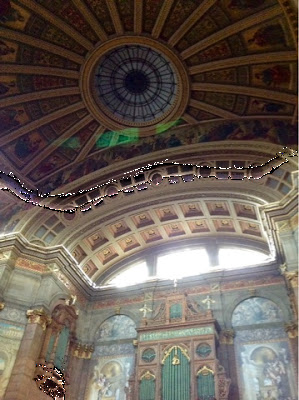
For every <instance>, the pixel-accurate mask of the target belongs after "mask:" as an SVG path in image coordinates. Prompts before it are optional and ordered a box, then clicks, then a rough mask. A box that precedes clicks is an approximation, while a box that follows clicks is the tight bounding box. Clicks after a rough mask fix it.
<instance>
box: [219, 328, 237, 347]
mask: <svg viewBox="0 0 299 400" xmlns="http://www.w3.org/2000/svg"><path fill="white" fill-rule="evenodd" d="M234 337H235V331H234V330H233V329H223V330H222V331H221V332H220V337H219V341H220V343H221V344H234Z"/></svg>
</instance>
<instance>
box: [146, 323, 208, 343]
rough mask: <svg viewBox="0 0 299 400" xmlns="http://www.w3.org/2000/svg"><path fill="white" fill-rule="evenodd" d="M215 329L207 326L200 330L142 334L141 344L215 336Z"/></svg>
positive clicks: (191, 329)
mask: <svg viewBox="0 0 299 400" xmlns="http://www.w3.org/2000/svg"><path fill="white" fill-rule="evenodd" d="M213 334H214V328H213V327H212V326H205V327H200V328H188V329H178V330H171V331H165V332H145V333H141V334H140V336H139V341H140V342H145V341H151V340H164V339H174V338H179V337H188V336H194V335H198V336H201V335H213Z"/></svg>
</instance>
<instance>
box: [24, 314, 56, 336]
mask: <svg viewBox="0 0 299 400" xmlns="http://www.w3.org/2000/svg"><path fill="white" fill-rule="evenodd" d="M26 316H27V318H28V322H29V323H30V324H38V325H40V326H41V327H42V329H43V331H45V330H46V328H47V326H48V325H50V323H51V322H52V320H51V318H50V317H49V316H48V314H47V313H46V312H45V310H44V309H43V308H38V309H36V310H28V311H27V313H26Z"/></svg>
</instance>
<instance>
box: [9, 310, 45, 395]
mask: <svg viewBox="0 0 299 400" xmlns="http://www.w3.org/2000/svg"><path fill="white" fill-rule="evenodd" d="M27 318H28V323H27V325H26V328H25V332H24V336H23V339H22V342H21V345H20V348H19V351H18V354H17V359H16V362H15V365H14V367H13V370H12V374H11V377H10V381H9V383H8V386H7V389H6V392H5V395H4V400H28V399H30V398H32V393H33V392H34V391H35V390H36V387H34V386H35V383H34V382H33V378H34V374H35V369H36V362H37V359H38V357H39V354H40V351H41V347H42V344H43V340H44V335H45V330H46V326H47V324H49V323H50V321H51V320H50V318H49V317H48V316H47V314H46V313H45V311H44V310H43V309H37V310H28V311H27Z"/></svg>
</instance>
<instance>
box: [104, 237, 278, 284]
mask: <svg viewBox="0 0 299 400" xmlns="http://www.w3.org/2000/svg"><path fill="white" fill-rule="evenodd" d="M153 254H154V253H153ZM152 260H153V259H152ZM152 260H151V268H149V264H148V261H147V259H146V258H145V259H144V260H142V261H139V262H138V263H133V264H132V265H131V266H128V265H126V266H124V267H123V268H118V272H117V273H115V274H114V276H113V278H110V279H108V280H106V281H104V286H105V285H113V286H117V287H124V286H130V285H134V284H138V283H141V282H145V281H147V280H150V279H172V280H174V279H181V278H186V277H191V276H199V275H201V274H206V273H209V272H215V271H219V270H227V269H236V268H244V267H247V266H259V265H261V264H265V263H268V262H271V261H273V258H272V257H271V256H270V255H269V254H267V253H265V252H263V251H260V250H252V249H251V248H246V247H240V246H220V247H218V246H216V247H215V248H212V247H211V246H206V247H205V246H204V245H203V246H201V247H199V248H184V247H183V248H181V249H180V250H177V249H176V250H174V251H172V252H170V251H168V252H167V253H157V254H155V255H154V262H153V261H152Z"/></svg>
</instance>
